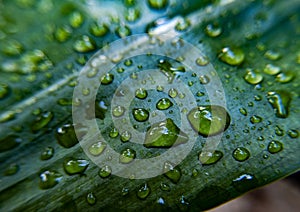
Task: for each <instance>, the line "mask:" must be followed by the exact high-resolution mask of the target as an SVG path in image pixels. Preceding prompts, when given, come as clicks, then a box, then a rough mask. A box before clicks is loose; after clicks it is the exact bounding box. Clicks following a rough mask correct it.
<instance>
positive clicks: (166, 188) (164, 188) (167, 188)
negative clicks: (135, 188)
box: [160, 183, 171, 191]
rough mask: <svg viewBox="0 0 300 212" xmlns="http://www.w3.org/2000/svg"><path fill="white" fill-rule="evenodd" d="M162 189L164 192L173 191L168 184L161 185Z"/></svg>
mask: <svg viewBox="0 0 300 212" xmlns="http://www.w3.org/2000/svg"><path fill="white" fill-rule="evenodd" d="M160 189H161V190H162V191H171V188H170V186H169V184H166V183H161V184H160Z"/></svg>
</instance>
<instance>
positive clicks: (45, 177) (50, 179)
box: [39, 170, 63, 189]
mask: <svg viewBox="0 0 300 212" xmlns="http://www.w3.org/2000/svg"><path fill="white" fill-rule="evenodd" d="M62 178H63V176H62V174H60V173H58V172H56V171H49V170H47V171H44V172H42V173H41V174H40V182H39V187H40V188H41V189H49V188H53V187H54V186H56V185H57V184H58V183H59V182H60V181H61V179H62Z"/></svg>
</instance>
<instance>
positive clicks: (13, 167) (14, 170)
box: [3, 163, 20, 176]
mask: <svg viewBox="0 0 300 212" xmlns="http://www.w3.org/2000/svg"><path fill="white" fill-rule="evenodd" d="M19 169H20V167H19V165H18V164H16V163H12V164H10V165H9V166H8V167H7V168H6V169H5V171H4V173H3V174H4V175H5V176H11V175H14V174H16V173H17V172H18V171H19Z"/></svg>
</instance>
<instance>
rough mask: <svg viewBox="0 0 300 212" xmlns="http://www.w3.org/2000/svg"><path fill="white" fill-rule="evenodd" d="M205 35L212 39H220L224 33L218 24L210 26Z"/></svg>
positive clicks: (207, 27) (206, 28)
mask: <svg viewBox="0 0 300 212" xmlns="http://www.w3.org/2000/svg"><path fill="white" fill-rule="evenodd" d="M205 33H206V34H207V35H208V36H210V37H213V38H214V37H218V36H219V35H220V34H221V33H222V28H221V27H220V26H218V25H216V24H208V25H207V26H206V27H205Z"/></svg>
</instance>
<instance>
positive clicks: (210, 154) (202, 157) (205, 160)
mask: <svg viewBox="0 0 300 212" xmlns="http://www.w3.org/2000/svg"><path fill="white" fill-rule="evenodd" d="M222 157H223V153H222V152H221V151H219V150H215V151H204V152H201V153H200V154H199V161H200V163H201V164H202V165H211V164H215V163H217V162H218V161H219V160H220V159H221V158H222Z"/></svg>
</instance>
